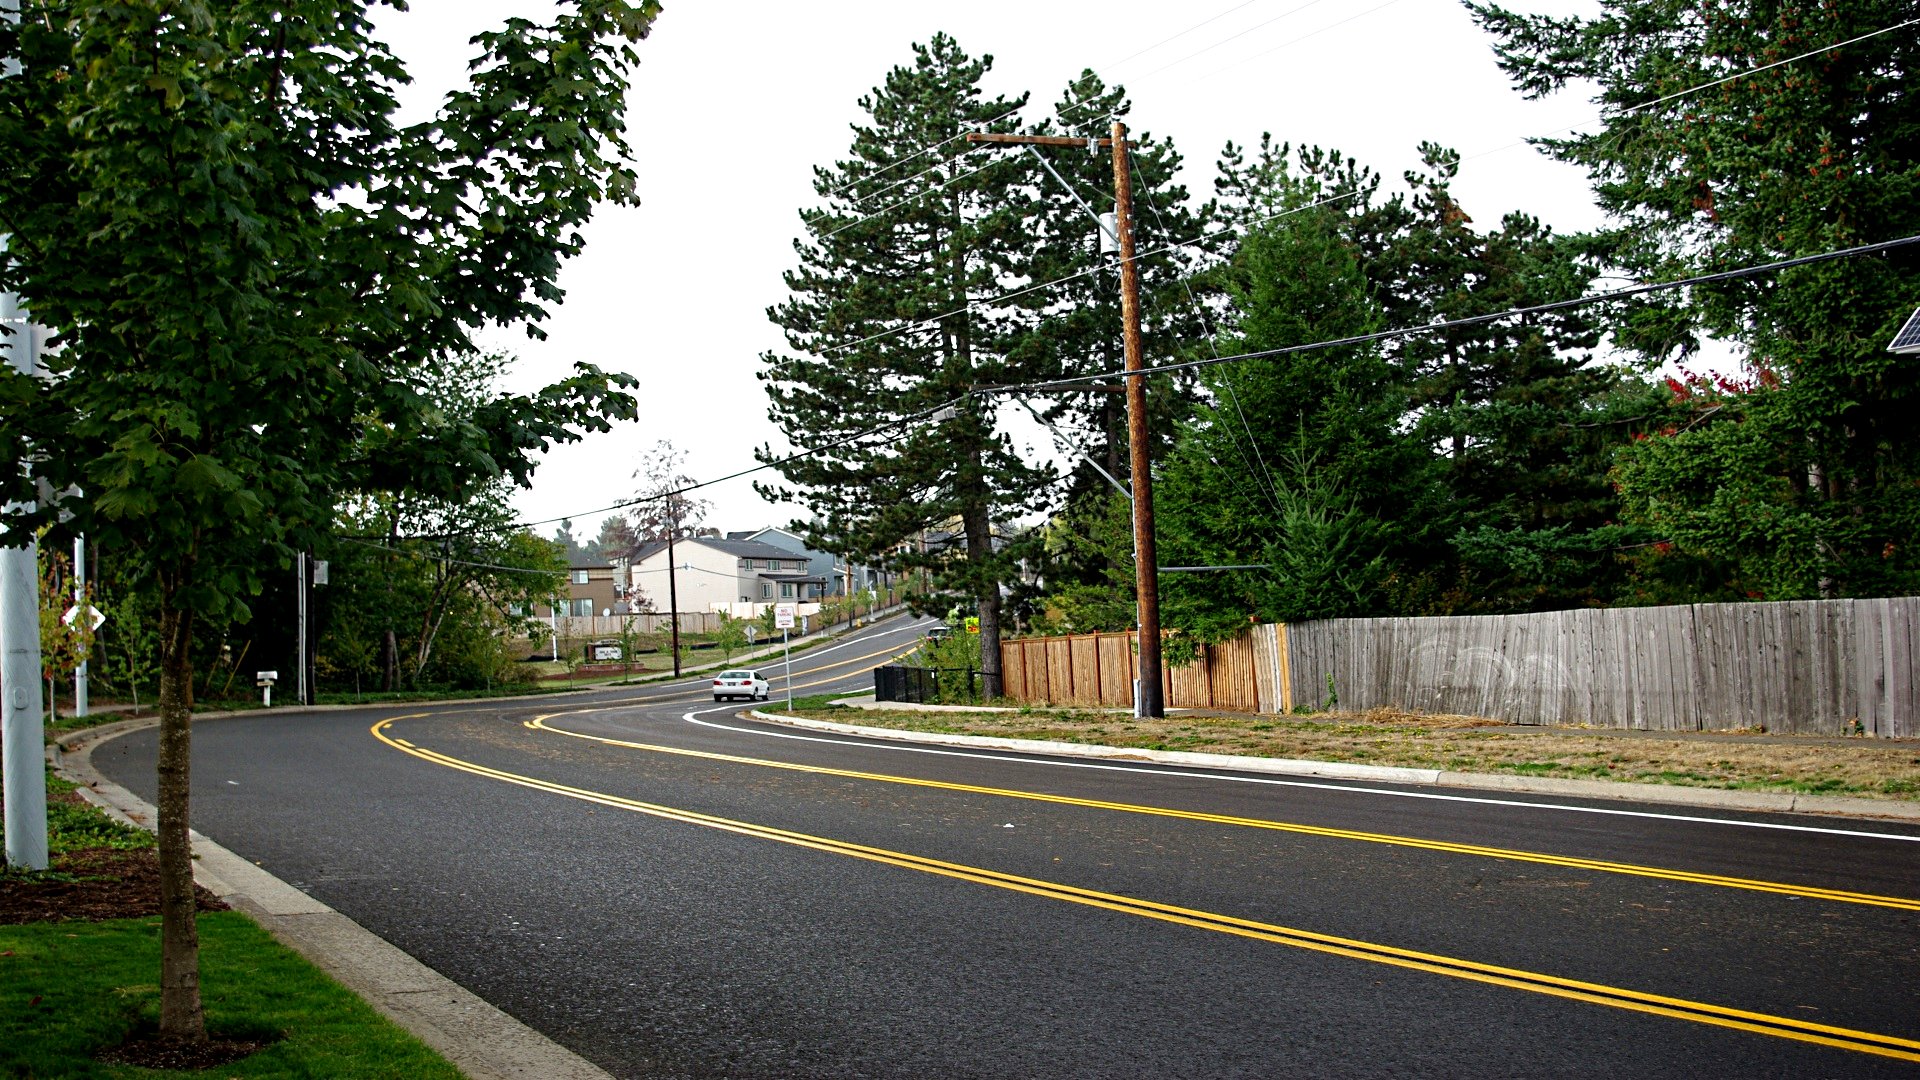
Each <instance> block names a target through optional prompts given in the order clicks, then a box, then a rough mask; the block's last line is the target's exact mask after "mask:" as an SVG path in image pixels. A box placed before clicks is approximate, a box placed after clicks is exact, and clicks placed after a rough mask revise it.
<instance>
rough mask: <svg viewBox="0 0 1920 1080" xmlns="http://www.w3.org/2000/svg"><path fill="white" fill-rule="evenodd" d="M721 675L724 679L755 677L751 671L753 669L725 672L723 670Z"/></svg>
mask: <svg viewBox="0 0 1920 1080" xmlns="http://www.w3.org/2000/svg"><path fill="white" fill-rule="evenodd" d="M720 677H721V678H723V679H751V678H753V672H751V671H723V672H721V673H720Z"/></svg>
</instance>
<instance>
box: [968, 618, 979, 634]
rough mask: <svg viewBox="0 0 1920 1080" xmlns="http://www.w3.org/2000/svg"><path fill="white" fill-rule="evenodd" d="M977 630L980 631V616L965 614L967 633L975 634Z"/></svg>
mask: <svg viewBox="0 0 1920 1080" xmlns="http://www.w3.org/2000/svg"><path fill="white" fill-rule="evenodd" d="M979 632H980V616H978V615H969V616H967V633H969V634H977V633H979Z"/></svg>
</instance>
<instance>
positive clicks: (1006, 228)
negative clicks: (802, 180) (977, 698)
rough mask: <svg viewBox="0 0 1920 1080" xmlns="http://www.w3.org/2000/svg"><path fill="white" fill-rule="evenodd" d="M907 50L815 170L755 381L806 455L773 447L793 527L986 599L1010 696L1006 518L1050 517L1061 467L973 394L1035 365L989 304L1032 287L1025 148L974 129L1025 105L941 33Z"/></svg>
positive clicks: (989, 685) (1009, 123)
mask: <svg viewBox="0 0 1920 1080" xmlns="http://www.w3.org/2000/svg"><path fill="white" fill-rule="evenodd" d="M913 52H914V58H913V62H912V63H911V64H910V65H905V66H901V67H896V68H894V69H893V70H892V71H890V72H888V74H887V76H886V79H885V80H884V81H883V83H882V84H881V85H880V86H879V87H877V88H875V89H874V90H873V91H872V93H871V94H869V95H867V96H865V97H863V98H861V100H860V106H861V108H862V109H864V110H866V112H867V114H868V117H869V120H868V121H867V122H865V123H863V124H859V125H856V126H855V128H854V140H853V145H852V147H851V150H850V152H849V155H848V157H847V158H846V159H845V160H843V161H840V162H837V163H835V164H834V165H832V166H830V167H820V168H818V169H816V170H815V177H816V178H815V190H816V192H817V193H818V194H819V196H820V199H821V201H822V205H821V206H819V207H817V208H814V209H810V210H806V211H803V212H802V215H801V216H802V220H803V221H804V222H805V223H806V226H807V231H808V236H807V238H806V239H803V240H800V241H797V242H796V244H795V250H796V252H797V253H798V255H799V259H800V261H799V266H798V267H797V268H796V269H794V270H792V271H790V272H789V273H788V274H787V275H786V282H787V286H788V288H789V289H790V290H791V292H792V294H793V295H792V297H791V299H789V300H787V301H786V302H784V303H782V304H779V305H777V306H776V307H774V308H772V309H770V310H769V312H768V315H769V317H770V318H771V319H772V320H773V321H774V322H775V323H776V324H778V325H779V326H780V327H781V328H782V329H783V330H784V331H785V332H786V337H787V342H788V345H789V352H787V353H785V354H782V353H769V354H767V356H766V357H764V359H765V362H766V368H765V369H764V370H763V371H762V372H761V373H760V378H761V379H762V380H763V381H764V382H765V383H766V385H767V394H768V398H769V401H770V408H769V415H770V417H771V418H772V419H773V421H774V422H775V423H776V424H777V425H779V427H780V429H781V431H782V432H783V433H784V434H785V436H786V438H787V439H788V440H789V441H790V442H791V443H792V444H793V445H794V446H795V447H797V448H801V449H804V450H810V451H812V452H811V453H807V454H805V455H803V456H789V455H785V454H782V453H779V452H777V451H775V450H773V449H772V448H771V447H766V448H762V450H761V451H760V457H761V460H763V461H767V462H770V463H774V464H776V465H777V467H778V470H779V472H780V473H781V475H782V476H783V477H784V479H785V483H784V484H778V485H765V486H763V487H762V492H763V494H765V495H767V496H768V497H771V498H775V499H778V500H781V501H787V500H796V501H799V502H802V503H803V504H804V505H806V506H807V508H808V509H809V510H810V511H811V512H812V516H813V520H811V521H807V522H796V523H795V527H796V529H798V530H799V531H801V532H802V533H803V535H805V536H806V537H807V539H808V542H809V543H810V544H812V545H814V546H815V547H817V548H821V549H823V550H828V551H835V552H840V553H843V554H846V555H848V556H849V557H851V558H854V559H856V560H859V561H862V562H869V563H875V564H882V565H887V566H890V567H893V568H897V569H914V568H922V569H925V570H927V571H928V572H929V573H930V574H931V575H932V579H933V582H934V584H935V586H936V587H937V588H938V589H939V590H941V592H942V593H943V594H945V595H946V596H952V595H953V594H959V595H960V596H961V597H963V598H964V599H965V601H966V602H967V603H970V604H972V605H975V606H977V610H978V612H979V620H980V621H979V625H980V648H981V667H982V669H983V672H984V673H985V689H986V692H987V693H988V694H989V695H997V694H998V693H999V692H1000V672H999V666H1000V664H999V646H1000V633H1001V626H1002V618H1001V586H1002V585H1003V583H1005V582H1008V581H1010V580H1013V579H1014V578H1015V576H1016V574H1017V571H1018V558H1019V554H1020V552H1019V550H1018V547H1019V546H1018V545H1017V544H1015V543H1013V542H1011V541H1012V538H1011V537H1010V536H1007V535H1006V534H1005V533H1004V532H1003V528H1004V526H1006V525H1007V524H1008V523H1009V522H1011V521H1012V520H1013V519H1014V518H1016V517H1018V516H1020V515H1023V514H1027V513H1030V512H1032V511H1035V510H1039V509H1042V508H1044V507H1045V506H1046V505H1047V504H1048V503H1049V501H1050V499H1051V492H1052V488H1053V485H1054V480H1055V477H1054V474H1053V472H1052V470H1051V469H1050V468H1048V467H1046V466H1045V465H1042V464H1038V463H1034V462H1030V461H1027V460H1024V459H1023V458H1022V457H1021V455H1020V454H1019V453H1018V452H1017V449H1016V447H1015V446H1014V444H1013V442H1012V440H1011V439H1010V438H1009V437H1008V436H1007V434H1006V433H1005V432H1004V431H1002V430H1001V429H1000V428H999V427H998V425H997V423H996V412H997V405H996V403H995V402H994V401H992V400H991V399H987V398H983V397H979V396H972V391H973V390H974V388H976V387H981V386H993V385H997V384H1007V383H1018V382H1024V381H1028V379H1029V378H1030V377H1031V376H1032V375H1033V374H1035V369H1034V367H1033V365H1031V364H1029V363H1026V362H1023V361H1022V360H1021V359H1018V358H1016V357H1013V356H1011V355H1009V354H1008V353H1006V352H1005V351H1003V350H1002V349H1000V348H996V344H997V343H999V342H1002V341H1003V340H1004V338H1005V336H1006V335H1007V332H1008V330H1009V328H1010V327H1011V326H1012V325H1013V324H1012V322H1011V319H1012V317H1013V313H1012V312H1009V311H1007V310H1005V308H1004V307H1003V306H1002V305H998V304H996V303H995V302H994V300H993V298H994V297H995V296H997V295H999V294H1001V293H1003V292H1005V291H1008V290H1009V289H1010V288H1015V287H1018V286H1019V285H1020V284H1021V283H1023V282H1030V281H1031V280H1032V277H1031V269H1030V267H1029V260H1030V259H1031V252H1032V250H1033V240H1032V236H1031V234H1030V232H1029V231H1028V223H1029V221H1030V219H1031V216H1032V214H1031V210H1030V203H1031V199H1032V192H1033V190H1034V184H1035V177H1034V176H1033V170H1032V166H1031V163H1030V159H1026V158H1024V157H1022V156H1020V155H1018V154H1015V153H1012V152H1010V151H1008V150H1006V149H1000V148H991V147H983V148H979V149H971V150H970V149H969V144H967V143H966V142H965V141H964V138H963V137H964V135H965V133H966V132H968V131H972V130H991V131H1011V130H1014V129H1015V127H1016V120H1015V118H1014V117H1013V115H1012V114H1013V113H1014V112H1015V110H1016V109H1017V108H1018V107H1019V106H1021V105H1022V104H1024V102H1025V99H1024V97H1022V98H1019V99H1007V98H989V97H987V96H986V95H985V94H984V93H983V91H982V90H981V89H980V85H979V84H980V80H981V78H982V77H983V76H984V75H985V74H986V73H987V71H988V70H989V69H990V67H991V65H992V58H991V57H986V56H982V57H980V58H978V59H974V58H972V57H969V56H968V55H967V54H966V53H965V52H964V51H962V49H961V48H960V46H959V45H958V44H957V43H956V42H955V41H954V40H953V39H952V38H950V37H948V36H947V35H945V34H936V35H935V36H934V37H933V39H932V40H931V41H929V42H927V43H926V44H924V45H918V44H917V45H915V46H914V47H913ZM947 405H951V406H952V407H953V410H952V412H951V413H947V414H941V415H932V414H931V413H932V410H935V409H938V408H940V407H942V406H947ZM876 428H878V429H880V430H879V431H878V432H877V433H875V434H864V433H866V432H869V431H872V430H873V429H876ZM925 603H926V604H927V605H928V606H929V607H933V608H936V609H939V608H944V607H945V604H946V601H945V600H942V599H929V600H927V601H925Z"/></svg>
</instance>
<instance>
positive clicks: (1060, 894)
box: [372, 714, 1920, 1062]
mask: <svg viewBox="0 0 1920 1080" xmlns="http://www.w3.org/2000/svg"><path fill="white" fill-rule="evenodd" d="M419 715H424V714H413V715H412V716H397V717H393V718H391V719H388V720H383V721H381V722H379V723H377V724H375V725H374V726H373V729H372V733H373V735H374V737H375V738H377V739H379V740H380V741H381V742H383V743H385V744H387V745H388V746H391V747H394V748H395V749H397V750H400V751H401V752H403V753H406V754H411V755H413V756H414V757H417V758H420V759H421V760H424V761H429V762H432V763H434V764H436V765H441V766H444V767H446V768H450V769H456V770H459V771H461V772H466V773H471V774H473V775H475V776H483V777H487V778H489V779H494V780H499V781H502V782H504V783H509V784H515V785H518V786H520V787H525V788H531V789H533V790H536V791H544V792H549V793H552V794H555V795H561V796H565V797H567V798H571V799H579V800H582V801H585V802H590V803H595V804H598V805H601V806H608V807H615V808H618V809H623V810H630V811H633V812H635V813H640V814H646V815H649V816H652V817H656V818H661V819H664V820H668V821H675V822H682V823H685V824H689V825H697V826H701V827H703V828H710V829H718V830H721V831H724V832H730V833H735V834H737V835H741V836H749V837H754V838H756V839H762V840H770V841H774V842H776V843H782V844H788V845H791V846H794V847H801V848H808V849H811V850H814V851H821V852H826V853H829V854H835V855H842V856H846V857H848V858H855V859H861V860H865V861H868V862H874V863H880V864H884V865H887V866H895V867H899V868H902V869H906V870H914V871H918V872H921V873H927V874H935V875H938V876H941V877H946V878H952V879H954V880H958V881H966V882H971V883H974V884H979V885H987V886H992V887H994V888H1001V889H1007V890H1010V891H1013V892H1019V893H1025V894H1027V895H1030V896H1038V897H1042V898H1045V899H1050V900H1058V901H1062V902H1066V903H1073V904H1081V905H1084V906H1087V907H1093V908H1099V909H1102V910H1106V911H1113V912H1117V913H1120V914H1125V915H1134V916H1137V917H1140V918H1147V919H1154V920H1156V921H1159V922H1165V923H1172V924H1174V925H1178V926H1187V927H1192V928H1194V929H1199V930H1211V931H1213V932H1216V933H1224V934H1231V935H1234V936H1236V937H1242V938H1248V939H1252V940H1255V941H1265V942H1271V943H1273V944H1278V945H1287V946H1291V947H1293V948H1298V949H1306V950H1309V951H1312V952H1318V953H1324V954H1327V955H1332V956H1340V957H1345V958H1348V959H1353V960H1363V961H1367V962H1369V963H1376V964H1386V965H1389V966H1392V967H1398V968H1404V969H1407V970H1412V971H1421V972H1427V973H1430V974H1435V975H1445V976H1448V977H1451V978H1456V979H1466V980H1468V981H1471V982H1478V983H1485V984H1488V985H1492V986H1502V987H1507V988H1510V989H1515V990H1526V991H1530V992H1532V993H1537V994H1546V995H1549V996H1552V997H1558V998H1565V999H1568V1000H1573V1001H1582V1002H1587V1003H1590V1004H1595V1005H1606V1006H1610V1007H1613V1008H1617V1009H1626V1010H1629V1011H1632V1012H1639V1013H1647V1014H1651V1015H1654V1016H1664V1017H1670V1018H1673V1019H1678V1020H1688V1021H1692V1022H1694V1023H1699V1024H1708V1025H1712V1026H1715V1027H1723V1028H1731V1029H1734V1030H1738V1031H1746V1032H1751V1033H1754V1034H1760V1035H1770V1036H1773V1037H1775V1038H1782V1039H1791V1040H1794V1041H1797V1042H1805V1043H1814V1044H1817V1045H1820V1046H1828V1047H1834V1048H1837V1049H1842V1050H1851V1051H1855V1052H1858V1053H1864V1054H1873V1055H1877V1056H1881V1057H1890V1058H1897V1059H1900V1060H1903V1061H1916V1062H1920V1041H1915V1040H1912V1039H1903V1038H1899V1037H1896V1036H1891V1035H1880V1034H1876V1033H1874V1032H1870V1031H1860V1030H1856V1029H1853V1028H1844V1027H1836V1026H1833V1025H1829V1024H1816V1023H1812V1022H1810V1021H1807V1020H1802V1019H1800V1018H1798V1017H1791V1016H1777V1015H1772V1014H1769V1013H1758V1012H1750V1011H1747V1010H1743V1009H1733V1008H1728V1007H1726V1006H1721V1005H1713V1004H1709V1003H1706V1002H1698V1001H1689V1000H1687V999H1684V998H1673V997H1666V996H1663V995H1659V994H1649V993H1644V992H1642V991H1638V990H1628V989H1624V988H1621V987H1615V986H1607V985H1604V984H1601V983H1590V982H1582V981H1580V980H1576V979H1564V978H1560V977H1559V976H1555V975H1547V974H1543V973H1540V972H1533V971H1526V970H1523V969H1520V968H1509V967H1502V966H1499V965H1494V964H1482V963H1478V962H1476V961H1472V960H1464V959H1460V958H1457V957H1450V956H1444V955H1441V954H1438V953H1428V952H1419V951H1416V950H1412V949H1401V948H1397V947H1394V946H1391V945H1381V944H1378V943H1375V942H1369V941H1362V940H1358V939H1355V938H1344V937H1338V936H1335V935H1332V934H1321V933H1316V932H1314V931H1310V930H1301V929H1298V928H1294V927H1288V926H1280V925H1277V924H1273V923H1265V922H1259V921H1256V920H1252V919H1241V918H1236V917H1234V916H1231V915H1222V914H1218V913H1215V912H1209V911H1202V910H1198V909H1194V908H1185V907H1178V906H1175V905H1172V904H1161V903H1157V902H1155V901H1151V900H1141V899H1137V898H1134V897H1129V896H1122V895H1119V894H1116V893H1107V892H1100V891H1097V890H1093V889H1082V888H1079V887H1078V886H1073V885H1067V884H1063V883H1060V882H1052V881H1043V880H1039V879H1036V878H1028V877H1021V876H1019V875H1016V874H1007V873H1002V872H1000V871H997V870H989V869H985V868H982V867H975V866H966V865H963V864H960V863H951V862H946V861H943V860H940V859H933V858H928V857H926V856H922V855H913V854H910V853H907V852H901V851H892V850H889V849H886V848H877V847H870V846H867V845H865V844H855V843H851V842H848V841H845V840H836V839H833V838H831V837H823V836H813V835H810V834H807V833H801V832H794V831H792V830H788V829H779V828H774V827H772V826H768V825H757V824H754V823H752V822H746V821H738V820H735V819H732V818H724V817H718V816H715V815H712V814H702V813H698V812H696V811H692V810H682V809H678V808H675V807H670V806H662V805H660V804H657V803H648V802H642V801H640V800H637V799H628V798H624V797H622V796H618V795H611V794H608V793H606V792H599V791H591V790H588V789H586V788H577V787H571V786H568V785H565V784H557V783H554V782H552V781H549V780H542V779H539V778H537V777H531V776H523V775H521V774H518V773H511V772H506V771H504V770H501V769H494V768H490V767H488V766H484V765H480V764H477V763H474V762H470V761H463V760H461V759H459V758H455V757H451V756H449V755H446V754H442V753H439V752H437V751H433V750H428V749H425V748H423V747H420V746H417V745H415V744H413V743H411V742H408V741H406V740H404V739H399V738H396V737H394V736H392V735H389V734H388V733H387V731H386V729H387V727H388V726H390V725H391V724H393V723H394V722H395V721H397V720H406V719H412V718H413V717H414V716H419ZM536 723H538V721H533V722H530V724H529V726H532V725H533V724H536ZM546 730H557V729H551V728H549V729H546ZM568 734H572V733H568ZM602 741H613V740H602ZM621 745H633V744H621ZM669 752H675V753H688V754H689V756H694V757H702V758H709V759H717V760H728V761H733V760H738V761H753V760H754V759H738V758H732V757H729V756H726V755H718V754H700V753H692V752H683V751H669ZM775 764H782V763H775ZM808 771H814V772H824V773H832V774H836V775H847V776H859V775H865V774H856V773H845V772H841V771H839V770H824V769H809V770H808ZM938 786H948V785H938ZM962 789H963V790H974V791H986V790H990V789H979V788H962ZM1046 798H1048V800H1049V801H1052V799H1051V797H1046ZM1061 801H1074V800H1061ZM1086 805H1103V804H1097V803H1087V804H1086ZM1112 805H1115V806H1118V805H1120V804H1112ZM1201 816H1202V817H1204V815H1201ZM1219 820H1235V819H1219ZM1248 820H1251V819H1248ZM1487 850H1495V849H1487ZM1800 895H1806V893H1805V892H1801V893H1800Z"/></svg>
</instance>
